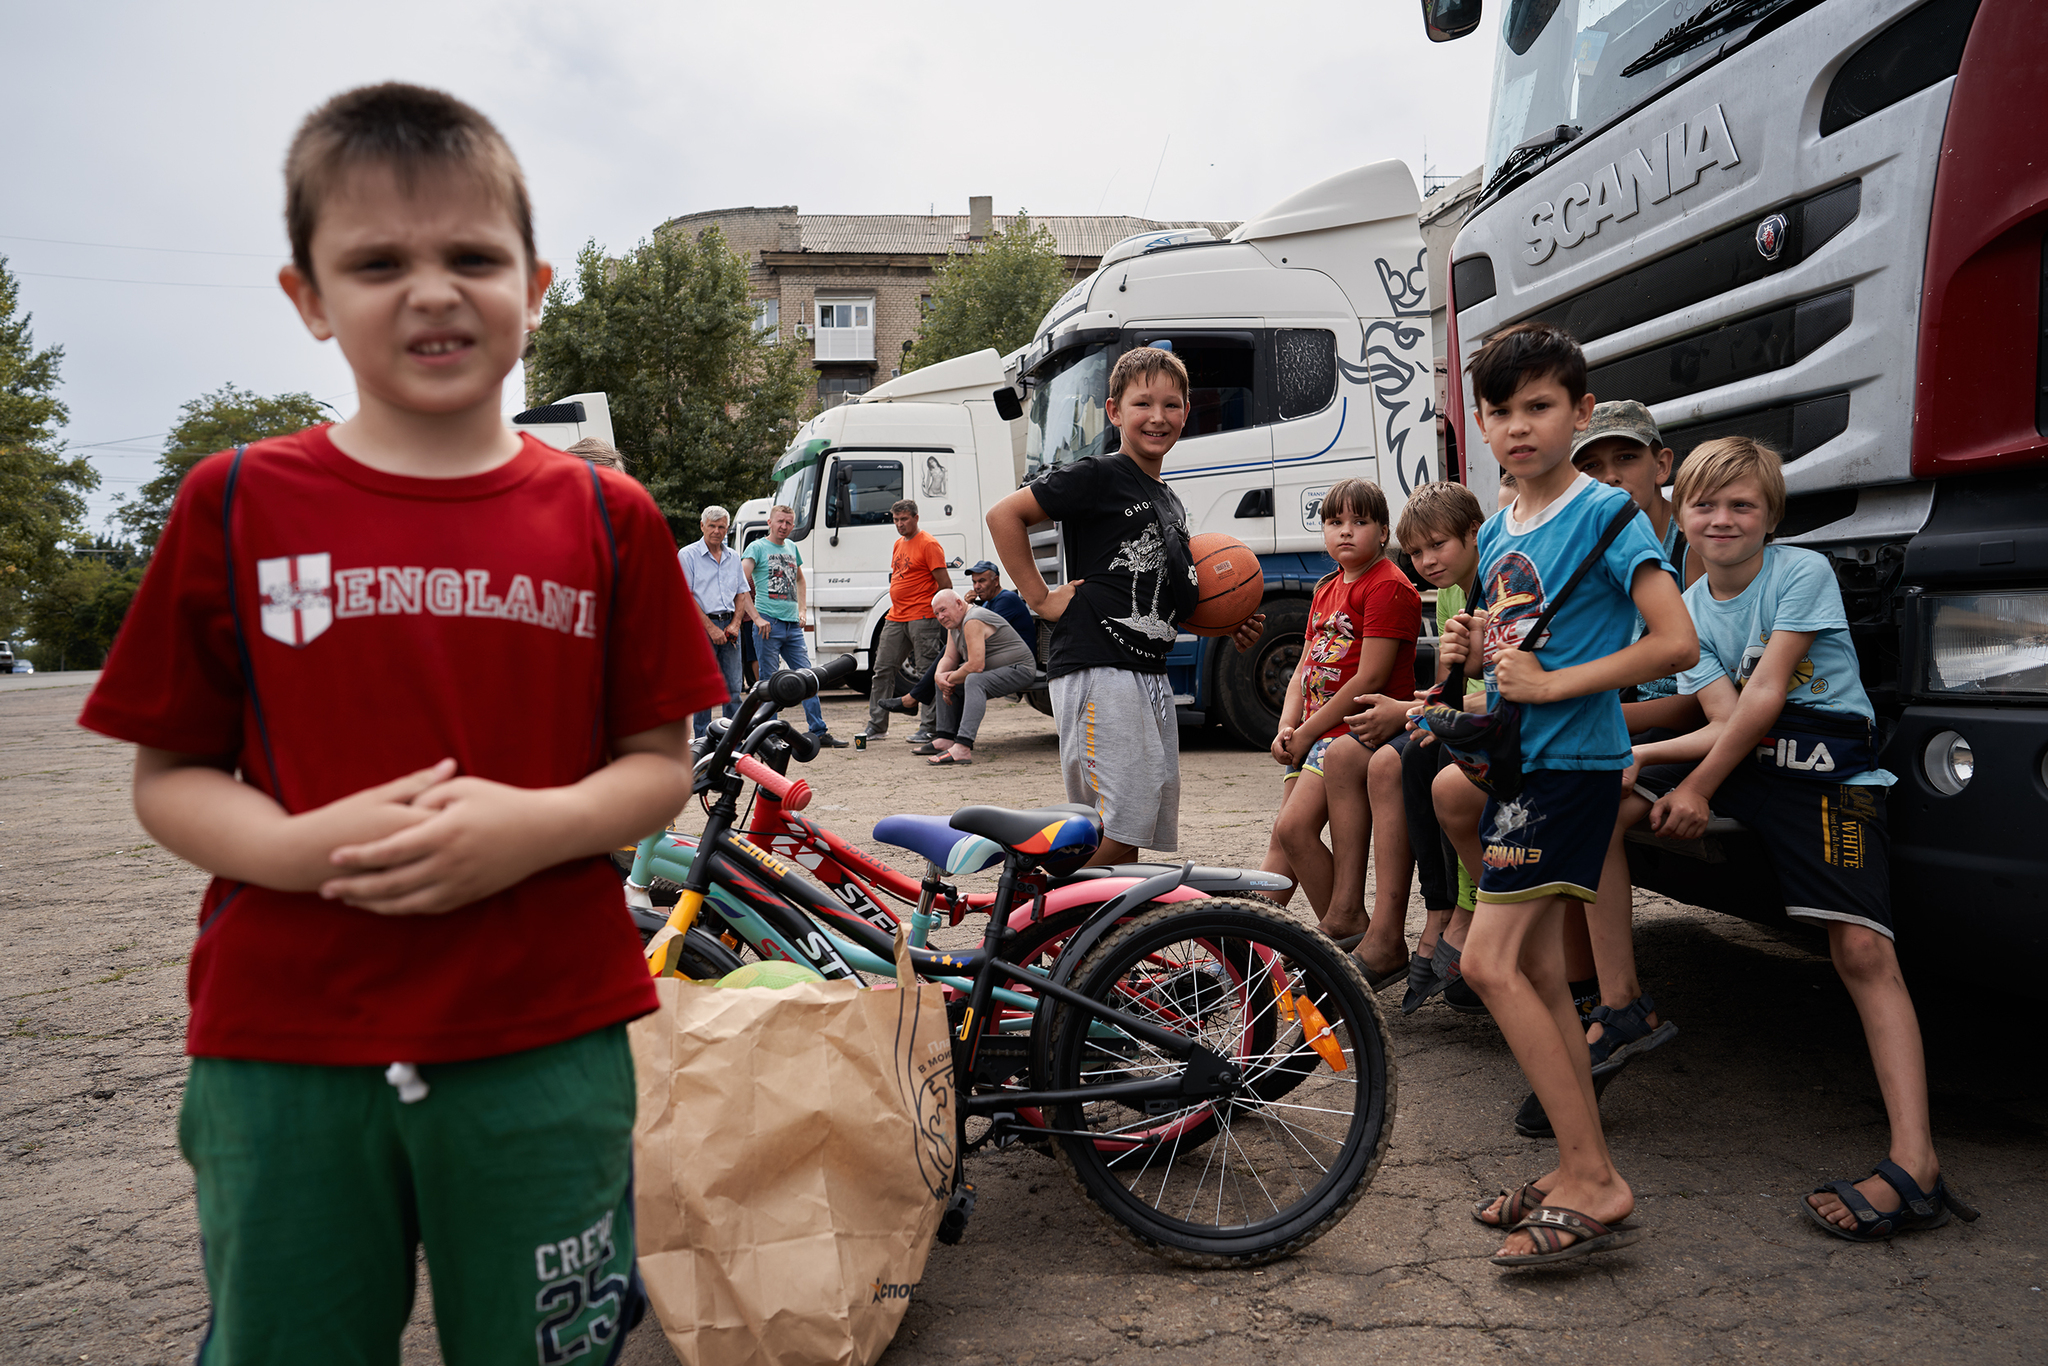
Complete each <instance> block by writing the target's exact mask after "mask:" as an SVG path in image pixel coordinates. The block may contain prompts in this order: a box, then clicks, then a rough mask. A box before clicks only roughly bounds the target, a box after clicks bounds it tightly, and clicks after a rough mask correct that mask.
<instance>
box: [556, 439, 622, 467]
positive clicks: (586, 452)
mask: <svg viewBox="0 0 2048 1366" xmlns="http://www.w3.org/2000/svg"><path fill="white" fill-rule="evenodd" d="M567 449H568V452H569V454H571V455H580V456H582V457H583V458H584V459H585V460H588V461H589V462H590V463H591V464H593V465H603V466H604V467H606V468H607V469H614V470H617V471H618V472H619V473H620V474H627V473H630V471H628V470H627V468H626V457H625V456H624V455H621V454H620V453H619V448H618V447H617V446H614V445H613V444H612V443H611V442H609V441H607V440H605V439H604V438H603V437H601V436H586V437H584V438H583V439H582V440H581V441H579V442H577V443H576V444H575V445H573V446H570V447H568V448H567Z"/></svg>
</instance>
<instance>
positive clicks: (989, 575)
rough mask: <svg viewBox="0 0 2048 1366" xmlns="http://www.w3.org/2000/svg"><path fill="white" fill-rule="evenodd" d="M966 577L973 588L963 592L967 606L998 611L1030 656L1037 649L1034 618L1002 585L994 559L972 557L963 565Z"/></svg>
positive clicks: (1011, 591) (1011, 589)
mask: <svg viewBox="0 0 2048 1366" xmlns="http://www.w3.org/2000/svg"><path fill="white" fill-rule="evenodd" d="M967 577H968V579H969V581H970V582H971V583H972V584H973V591H972V592H970V593H969V594H968V595H967V603H968V605H969V606H970V607H986V608H988V609H989V610H990V611H991V612H996V613H999V614H1000V615H1001V616H1002V618H1003V620H1004V621H1007V622H1009V623H1010V625H1012V626H1014V627H1016V628H1017V638H1018V639H1020V640H1022V641H1023V642H1024V643H1025V644H1026V645H1029V646H1030V647H1031V650H1032V653H1033V655H1036V654H1037V652H1038V618H1036V617H1034V616H1032V615H1031V609H1030V608H1029V607H1026V606H1025V605H1024V599H1023V598H1022V597H1021V596H1019V594H1018V593H1017V590H1016V589H1014V588H1005V587H1003V571H1002V568H1001V567H1000V566H999V565H997V564H996V562H995V561H994V560H976V561H975V562H974V563H973V564H970V565H968V566H967Z"/></svg>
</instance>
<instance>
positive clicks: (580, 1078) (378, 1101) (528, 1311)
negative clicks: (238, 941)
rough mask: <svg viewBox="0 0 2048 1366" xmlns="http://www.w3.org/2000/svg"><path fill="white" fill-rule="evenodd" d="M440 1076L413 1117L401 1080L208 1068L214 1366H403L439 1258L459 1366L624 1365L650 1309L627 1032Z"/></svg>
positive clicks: (196, 1105)
mask: <svg viewBox="0 0 2048 1366" xmlns="http://www.w3.org/2000/svg"><path fill="white" fill-rule="evenodd" d="M419 1071H420V1077H421V1079H422V1080H423V1081H425V1082H426V1083H427V1085H428V1087H429V1092H428V1094H427V1096H426V1097H425V1098H424V1099H422V1100H419V1101H417V1102H415V1103H413V1104H410V1105H408V1104H405V1103H403V1102H401V1101H400V1099H399V1096H398V1092H397V1090H396V1089H395V1088H394V1087H392V1086H391V1085H390V1084H389V1083H387V1082H386V1081H385V1080H384V1076H383V1070H382V1069H381V1068H375V1067H318V1066H309V1065H304V1064H294V1063H271V1062H249V1061H242V1060H237V1059H231V1058H194V1059H193V1060H192V1067H191V1072H190V1075H189V1076H188V1077H187V1080H186V1084H185V1102H184V1108H183V1110H182V1111H181V1113H180V1115H179V1117H178V1141H179V1147H180V1148H181V1149H182V1150H183V1152H184V1154H185V1159H186V1161H188V1162H190V1163H191V1164H192V1170H193V1172H194V1174H195V1175H196V1177H197V1179H198V1193H199V1231H200V1237H201V1240H202V1246H203V1255H204V1258H205V1263H206V1288H207V1292H208V1294H209V1295H210V1296H211V1297H212V1301H213V1322H212V1325H211V1326H210V1327H209V1329H208V1331H207V1336H206V1341H205V1343H204V1344H203V1345H202V1346H201V1348H200V1352H199V1362H200V1366H250V1364H251V1363H280V1366H283V1364H285V1363H289V1366H324V1364H325V1363H330V1362H331V1363H337V1366H339V1364H340V1363H347V1364H348V1366H395V1364H396V1363H397V1361H398V1340H399V1335H400V1334H401V1333H402V1332H403V1330H404V1328H405V1323H406V1319H407V1317H408V1316H409V1315H410V1313H411V1311H412V1298H413V1279H414V1276H413V1268H414V1263H415V1258H416V1255H417V1249H418V1248H419V1247H420V1246H421V1245H422V1244H424V1245H425V1247H426V1253H427V1269H428V1273H429V1275H430V1278H431V1280H432V1283H433V1292H434V1317H435V1321H436V1325H437V1327H438V1329H439V1332H440V1339H441V1354H442V1356H443V1358H444V1359H445V1360H446V1361H447V1362H448V1363H449V1366H508V1364H509V1363H513V1362H539V1363H544V1364H546V1363H555V1362H568V1361H576V1362H578V1363H579V1364H581V1366H592V1364H594V1363H601V1362H608V1361H610V1360H612V1358H613V1356H614V1355H615V1354H616V1352H617V1350H618V1348H619V1346H620V1344H621V1342H622V1341H623V1340H624V1337H625V1332H626V1329H627V1328H629V1327H631V1326H632V1324H633V1322H634V1321H636V1320H637V1319H638V1318H639V1314H640V1306H641V1303H642V1301H641V1296H640V1284H639V1280H638V1277H637V1276H636V1275H635V1272H634V1260H633V1192H632V1158H633V1154H632V1141H633V1105H634V1089H633V1062H632V1057H631V1055H630V1054H629V1053H628V1051H627V1047H626V1031H625V1026H623V1025H613V1026H610V1027H608V1028H605V1029H600V1030H596V1031H594V1032H592V1033H590V1034H586V1035H584V1036H582V1037H581V1038H576V1039H570V1040H567V1041H565V1042H563V1043H558V1044H551V1045H549V1046H547V1047H545V1048H536V1049H533V1050H531V1051H529V1052H525V1053H514V1054H510V1055H508V1056H505V1057H500V1058H486V1059H482V1060H480V1061H476V1062H464V1063H441V1064H429V1065H423V1066H422V1067H421V1068H420V1069H419Z"/></svg>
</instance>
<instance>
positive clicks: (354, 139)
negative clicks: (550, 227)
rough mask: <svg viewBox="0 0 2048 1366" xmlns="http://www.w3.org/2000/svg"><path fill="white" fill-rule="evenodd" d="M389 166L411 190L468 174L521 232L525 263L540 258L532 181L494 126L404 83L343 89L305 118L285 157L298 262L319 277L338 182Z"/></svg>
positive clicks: (287, 217) (288, 224) (288, 223)
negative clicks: (424, 181) (318, 230)
mask: <svg viewBox="0 0 2048 1366" xmlns="http://www.w3.org/2000/svg"><path fill="white" fill-rule="evenodd" d="M364 165H381V166H388V167H390V168H391V172H392V174H393V175H395V176H396V177H397V178H398V185H399V188H400V189H401V190H404V191H406V192H407V193H410V192H411V190H412V188H413V186H414V185H416V184H417V183H418V182H419V178H420V176H421V174H422V173H423V172H427V171H430V170H431V171H448V170H459V171H466V172H467V173H469V174H470V175H472V176H474V177H475V178H476V180H477V183H479V184H480V185H482V186H483V187H484V189H485V190H486V191H487V192H488V193H489V194H490V195H491V196H492V197H493V198H495V199H497V200H498V201H499V203H501V204H502V205H503V206H504V208H505V210H506V211H507V212H508V213H510V214H511V215H512V220H513V222H514V223H515V224H517V225H518V228H519V240H520V241H521V242H522V243H524V244H525V246H526V260H527V264H528V265H531V264H532V263H533V262H534V261H535V260H536V259H538V256H539V253H538V252H537V251H536V250H535V248H534V242H533V201H532V200H531V199H530V198H529V197H528V196H527V193H526V177H525V175H524V174H522V173H521V171H520V169H519V159H518V158H517V157H515V156H513V155H512V148H511V147H510V146H509V145H508V144H507V143H506V141H505V139H504V136H503V135H502V134H500V133H499V132H498V130H497V128H496V126H495V125H493V124H492V123H491V121H490V120H489V119H487V118H485V117H484V116H483V115H482V114H480V113H478V112H477V111H476V110H475V109H472V108H471V107H470V106H468V105H466V104H464V103H463V102H462V101H461V100H458V99H456V98H455V97H454V96H453V95H448V94H444V93H443V92H441V91H439V90H428V89H426V88H425V87H424V86H417V85H406V84H403V83H402V82H398V81H390V82H386V83H385V84H383V85H366V86H361V87H358V88H357V89H354V90H349V91H344V92H343V93H341V94H339V95H336V96H335V97H334V98H333V99H331V100H329V101H328V102H327V103H325V104H323V105H321V106H320V107H319V108H318V109H315V110H314V111H313V112H312V113H311V114H308V115H307V116H306V121H305V122H304V123H302V124H300V125H299V131H298V133H297V135H295V136H294V137H293V138H292V146H291V151H290V152H288V153H286V155H285V159H284V226H285V233H286V235H287V236H289V237H290V238H291V243H292V263H293V264H294V265H296V266H297V267H298V268H299V273H300V274H302V275H304V276H305V277H306V278H307V279H308V280H311V279H313V229H314V228H315V227H316V226H318V223H319V218H320V206H321V205H322V204H323V203H324V202H325V201H326V198H327V196H328V195H329V194H331V193H333V191H334V187H335V185H336V184H337V183H338V182H339V181H340V180H341V178H342V177H343V176H344V175H346V174H347V173H348V172H349V171H351V170H353V169H355V168H356V167H358V166H364Z"/></svg>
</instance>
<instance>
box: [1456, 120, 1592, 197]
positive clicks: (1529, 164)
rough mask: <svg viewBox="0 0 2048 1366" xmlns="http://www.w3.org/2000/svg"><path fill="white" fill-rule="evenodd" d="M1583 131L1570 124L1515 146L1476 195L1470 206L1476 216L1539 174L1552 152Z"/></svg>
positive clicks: (1562, 125) (1562, 124)
mask: <svg viewBox="0 0 2048 1366" xmlns="http://www.w3.org/2000/svg"><path fill="white" fill-rule="evenodd" d="M1584 131H1585V130H1584V129H1582V128H1579V127H1576V126H1574V125H1572V124H1569V123H1560V124H1559V125H1557V127H1555V128H1553V129H1551V130H1550V131H1549V132H1547V133H1539V134H1537V135H1536V136H1535V137H1533V138H1530V139H1529V140H1528V141H1527V142H1524V143H1519V144H1517V145H1516V147H1515V150H1514V151H1512V152H1509V153H1508V154H1507V155H1506V156H1504V157H1502V158H1501V162H1500V165H1498V166H1496V167H1494V168H1493V179H1491V180H1489V181H1487V182H1486V187H1485V188H1484V189H1482V190H1481V191H1480V192H1479V198H1478V199H1477V200H1475V201H1474V202H1473V205H1472V210H1473V212H1474V213H1477V212H1478V211H1479V210H1480V209H1483V208H1485V207H1486V206H1487V205H1488V204H1491V203H1492V202H1493V201H1494V200H1496V199H1498V198H1500V197H1501V196H1502V195H1504V194H1506V193H1507V192H1508V191H1509V190H1512V189H1513V188H1514V187H1515V186H1517V185H1519V184H1521V183H1522V182H1523V181H1525V180H1527V179H1528V178H1529V177H1531V176H1533V175H1535V174H1536V173H1537V172H1538V171H1540V170H1542V169H1543V164H1544V163H1545V162H1547V161H1549V160H1550V157H1551V154H1552V153H1553V152H1555V151H1556V150H1557V149H1558V148H1560V147H1562V146H1564V145H1565V144H1566V143H1568V142H1570V141H1571V140H1572V139H1573V138H1575V137H1577V136H1578V135H1579V134H1580V133H1582V132H1584Z"/></svg>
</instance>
